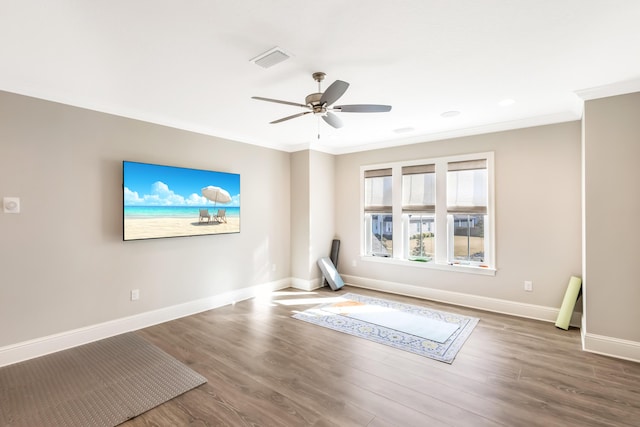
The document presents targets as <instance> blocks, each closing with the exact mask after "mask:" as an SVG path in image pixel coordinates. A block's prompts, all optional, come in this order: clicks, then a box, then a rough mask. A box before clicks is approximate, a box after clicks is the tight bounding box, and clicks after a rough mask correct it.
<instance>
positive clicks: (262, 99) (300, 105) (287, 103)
mask: <svg viewBox="0 0 640 427" xmlns="http://www.w3.org/2000/svg"><path fill="white" fill-rule="evenodd" d="M251 99H257V100H258V101H268V102H275V103H277V104H286V105H295V106H296V107H303V108H309V107H308V106H307V105H304V104H300V103H298V102H289V101H281V100H279V99H271V98H263V97H261V96H252V97H251Z"/></svg>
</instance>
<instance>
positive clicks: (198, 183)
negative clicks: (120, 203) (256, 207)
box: [123, 162, 240, 207]
mask: <svg viewBox="0 0 640 427" xmlns="http://www.w3.org/2000/svg"><path fill="white" fill-rule="evenodd" d="M123 169H124V204H125V206H209V205H211V206H213V204H214V203H213V202H212V201H210V200H208V199H207V198H205V197H204V196H203V195H202V188H204V187H207V186H209V185H212V186H215V187H220V188H222V189H224V190H227V191H228V192H229V195H231V202H230V203H225V204H224V206H229V207H233V206H240V175H238V174H232V173H224V172H214V171H206V170H198V169H186V168H179V167H173V166H162V165H151V164H147V163H135V162H124V163H123Z"/></svg>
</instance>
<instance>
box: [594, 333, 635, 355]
mask: <svg viewBox="0 0 640 427" xmlns="http://www.w3.org/2000/svg"><path fill="white" fill-rule="evenodd" d="M582 349H583V350H584V351H588V352H590V353H597V354H601V355H603V356H609V357H615V358H618V359H624V360H630V361H632V362H640V342H637V341H628V340H622V339H619V338H612V337H607V336H603V335H596V334H591V333H589V332H585V333H584V334H583V336H582Z"/></svg>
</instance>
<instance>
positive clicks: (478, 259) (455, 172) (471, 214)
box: [447, 159, 488, 263]
mask: <svg viewBox="0 0 640 427" xmlns="http://www.w3.org/2000/svg"><path fill="white" fill-rule="evenodd" d="M487 194H488V186H487V161H486V160H485V159H481V160H467V161H461V162H449V163H448V166H447V213H448V215H447V226H448V232H447V236H448V238H449V242H448V249H449V253H448V259H449V262H452V263H460V262H462V263H483V262H484V260H485V252H486V250H485V238H484V236H485V223H486V222H487Z"/></svg>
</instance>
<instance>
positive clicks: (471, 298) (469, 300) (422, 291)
mask: <svg viewBox="0 0 640 427" xmlns="http://www.w3.org/2000/svg"><path fill="white" fill-rule="evenodd" d="M342 279H343V280H344V281H345V283H346V284H347V285H350V286H355V287H359V288H365V289H374V290H377V291H382V292H389V293H392V294H399V295H405V296H410V297H416V298H424V299H428V300H432V301H439V302H444V303H447V304H455V305H460V306H464V307H470V308H477V309H481V310H486V311H492V312H495V313H502V314H509V315H512V316H518V317H525V318H528V319H536V320H543V321H546V322H555V321H556V319H557V317H558V311H559V309H558V308H553V307H545V306H541V305H534V304H525V303H521V302H515V301H508V300H502V299H497V298H489V297H483V296H479V295H470V294H463V293H459V292H451V291H444V290H441V289H432V288H424V287H421V286H415V285H407V284H404V283H396V282H388V281H383V280H374V279H368V278H363V277H358V276H350V275H346V274H343V275H342ZM581 317H582V316H581V313H573V316H572V317H571V326H576V327H580V324H581Z"/></svg>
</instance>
